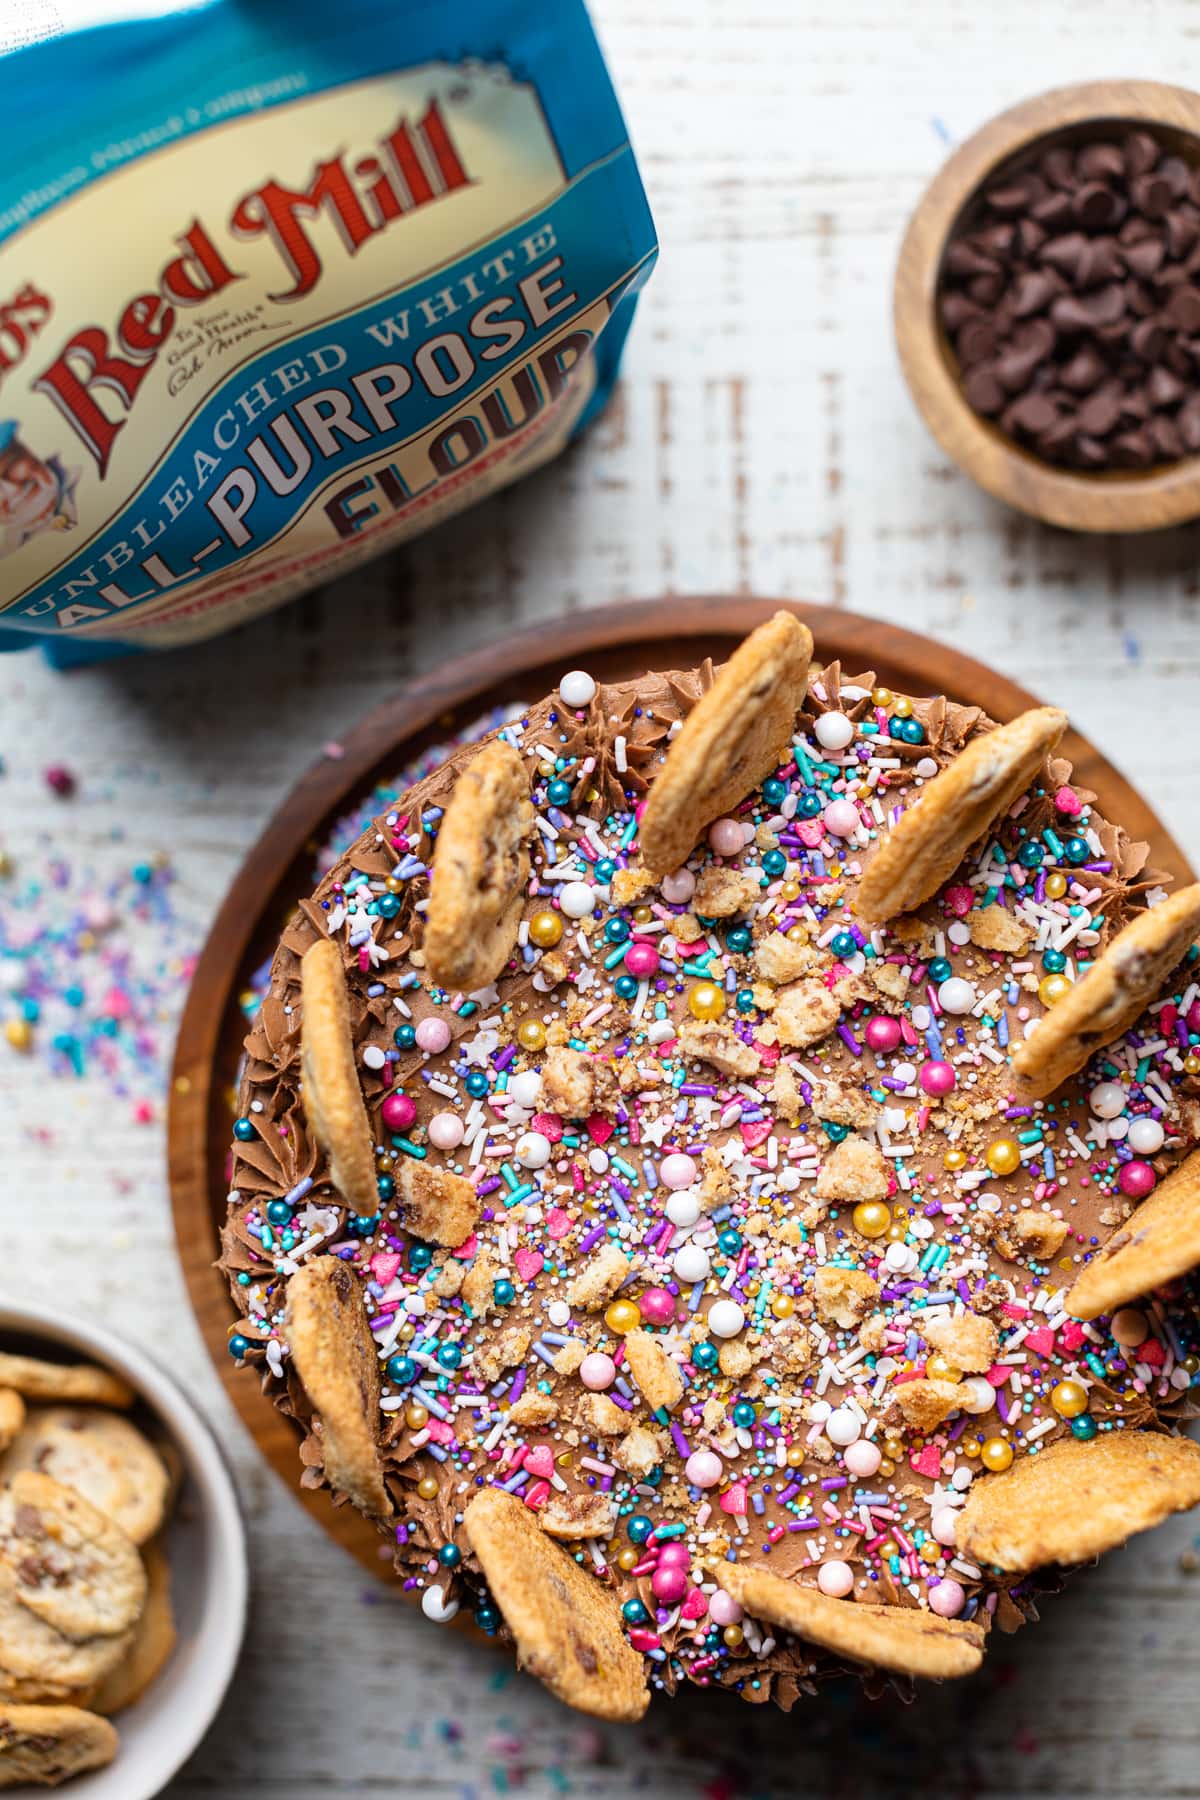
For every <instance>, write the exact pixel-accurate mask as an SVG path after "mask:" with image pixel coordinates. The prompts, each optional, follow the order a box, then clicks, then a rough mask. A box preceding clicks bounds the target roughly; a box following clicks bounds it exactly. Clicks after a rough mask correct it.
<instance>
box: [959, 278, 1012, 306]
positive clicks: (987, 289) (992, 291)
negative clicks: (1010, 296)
mask: <svg viewBox="0 0 1200 1800" xmlns="http://www.w3.org/2000/svg"><path fill="white" fill-rule="evenodd" d="M967 292H968V294H970V296H971V298H972V300H978V302H979V304H980V305H981V306H994V305H995V304H996V302H997V300H998V299H999V298H1000V296H1001V294H1002V293H1003V292H1004V277H1003V275H973V276H972V277H971V279H970V281H968V283H967Z"/></svg>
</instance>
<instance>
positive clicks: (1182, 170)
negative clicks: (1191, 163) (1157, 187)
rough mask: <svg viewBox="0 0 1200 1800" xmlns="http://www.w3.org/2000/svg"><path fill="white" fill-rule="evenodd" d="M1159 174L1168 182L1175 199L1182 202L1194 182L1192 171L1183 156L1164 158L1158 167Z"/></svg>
mask: <svg viewBox="0 0 1200 1800" xmlns="http://www.w3.org/2000/svg"><path fill="white" fill-rule="evenodd" d="M1158 174H1159V175H1160V177H1161V178H1162V180H1163V181H1165V182H1166V184H1167V186H1168V187H1169V188H1170V190H1171V193H1172V194H1173V195H1174V197H1175V199H1176V200H1182V199H1183V196H1184V195H1185V194H1186V193H1187V191H1188V188H1189V187H1190V185H1191V180H1192V171H1191V170H1190V169H1189V168H1188V165H1187V164H1186V163H1185V162H1184V160H1183V158H1182V156H1164V157H1163V159H1162V161H1161V162H1160V163H1159V165H1158Z"/></svg>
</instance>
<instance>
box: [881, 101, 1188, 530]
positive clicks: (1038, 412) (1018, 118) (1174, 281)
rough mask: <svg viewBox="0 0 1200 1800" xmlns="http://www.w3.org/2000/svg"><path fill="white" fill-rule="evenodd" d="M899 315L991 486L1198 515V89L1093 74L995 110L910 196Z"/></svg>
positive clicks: (1148, 519)
mask: <svg viewBox="0 0 1200 1800" xmlns="http://www.w3.org/2000/svg"><path fill="white" fill-rule="evenodd" d="M895 326H896V341H897V345H898V348H899V352H900V360H901V364H902V366H903V369H904V374H905V378H906V379H907V381H908V384H909V387H910V389H911V391H912V394H913V398H914V399H915V400H916V402H917V405H918V407H919V408H920V410H921V413H922V414H923V416H924V418H925V422H926V424H927V425H928V426H929V428H930V430H931V431H932V432H933V435H934V437H935V438H937V440H938V442H939V443H940V444H941V445H942V447H943V449H944V450H946V451H947V452H948V453H949V454H950V455H951V456H952V457H953V458H954V459H955V461H956V462H958V463H959V464H960V465H961V467H962V468H964V469H965V470H966V472H967V473H968V474H969V475H971V476H972V477H973V478H974V480H976V481H977V482H978V483H979V484H980V486H981V487H983V488H985V489H986V490H987V491H988V492H989V493H991V494H994V495H995V496H996V497H997V498H998V499H1001V500H1005V501H1007V502H1008V503H1009V504H1010V505H1012V506H1016V507H1019V508H1020V509H1021V510H1022V511H1024V512H1027V513H1031V514H1033V515H1034V516H1035V517H1037V518H1040V519H1042V520H1044V521H1045V522H1046V523H1048V524H1053V525H1060V526H1065V527H1068V528H1070V529H1073V530H1077V531H1151V530H1156V529H1158V528H1160V527H1163V526H1168V525H1178V524H1182V523H1183V522H1185V521H1187V520H1190V519H1194V518H1196V517H1198V516H1200V94H1193V93H1190V92H1189V91H1188V90H1186V89H1184V88H1176V87H1168V86H1165V85H1163V84H1161V83H1157V82H1139V81H1128V82H1124V81H1121V82H1118V81H1100V82H1087V83H1083V84H1081V85H1079V86H1075V87H1068V88H1058V89H1055V90H1054V91H1052V92H1050V93H1047V94H1042V95H1039V96H1038V97H1037V98H1035V99H1032V100H1028V101H1025V102H1024V103H1023V104H1022V105H1020V106H1016V107H1013V108H1012V109H1011V110H1010V111H1008V112H1005V113H1002V114H1000V115H999V116H998V117H997V118H995V119H992V120H991V121H990V122H989V123H988V124H987V125H985V126H984V127H983V128H982V130H980V131H978V132H977V133H976V134H975V135H974V137H972V138H970V139H969V140H968V141H967V142H966V143H964V144H963V145H962V146H961V147H960V148H959V149H958V150H957V151H956V152H955V154H954V155H953V156H952V157H951V158H950V160H949V161H948V162H947V163H946V164H945V165H944V167H943V168H942V169H941V171H940V173H939V174H938V175H937V177H936V178H935V180H934V181H933V183H932V184H931V186H930V187H929V188H928V190H927V191H926V194H925V196H924V198H923V199H922V201H921V203H920V205H919V206H918V208H917V210H916V212H915V213H914V215H913V218H912V220H911V222H910V224H909V227H908V230H907V233H906V235H905V238H904V243H903V245H902V247H901V251H900V259H899V264H898V267H897V272H896V290H895Z"/></svg>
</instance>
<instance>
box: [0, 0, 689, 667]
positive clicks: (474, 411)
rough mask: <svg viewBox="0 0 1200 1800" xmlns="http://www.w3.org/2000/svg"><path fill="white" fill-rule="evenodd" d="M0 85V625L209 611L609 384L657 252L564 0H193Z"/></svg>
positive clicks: (481, 490) (604, 84) (181, 617)
mask: <svg viewBox="0 0 1200 1800" xmlns="http://www.w3.org/2000/svg"><path fill="white" fill-rule="evenodd" d="M91 3H92V6H93V8H94V7H95V6H96V5H97V4H98V3H99V0H91ZM131 3H132V0H126V10H128V8H129V5H130V4H131ZM67 4H68V0H60V5H61V6H63V7H64V8H65V6H66V5H67ZM141 4H142V8H143V10H144V9H145V0H141ZM19 10H20V9H19V8H18V11H19ZM2 31H3V27H2V26H0V33H2ZM9 41H10V42H11V41H12V40H11V38H10V40H9ZM0 108H2V111H3V116H4V118H5V119H6V120H7V126H6V129H7V131H8V134H9V143H10V146H12V147H13V153H12V154H11V155H9V156H7V157H5V159H4V162H3V164H2V165H0V647H3V648H6V649H13V648H17V647H20V646H22V645H25V644H28V643H30V642H34V641H37V640H40V641H41V642H43V643H44V644H46V646H47V647H48V649H49V651H50V654H51V656H52V657H53V659H54V660H55V661H56V662H60V663H66V662H75V661H83V660H90V659H91V658H93V657H96V656H99V655H104V654H111V653H112V652H113V650H114V648H118V647H119V648H121V649H126V650H128V649H156V648H160V647H167V646H175V645H182V644H188V643H192V642H195V641H197V640H198V639H201V638H205V637H208V636H210V635H211V634H213V633H215V632H219V631H223V630H227V629H228V628H229V627H230V626H233V625H237V624H240V623H241V622H242V621H244V620H246V619H249V618H252V617H254V616H255V615H256V614H258V613H261V612H265V611H266V610H268V609H269V608H271V607H274V606H278V605H279V604H280V602H281V601H283V600H286V599H288V598H290V597H291V596H293V595H295V594H298V593H300V592H302V591H303V590H304V589H306V588H309V587H312V586H314V585H316V584H317V583H319V582H321V581H324V580H327V579H328V578H330V577H332V576H334V575H340V574H343V573H344V572H345V571H346V570H347V569H348V568H349V567H350V566H351V565H352V564H353V563H355V562H356V561H359V560H361V559H364V558H367V557H370V556H373V555H376V554H378V553H379V552H381V551H384V550H387V549H389V548H391V547H392V546H394V545H395V544H397V543H399V542H400V541H402V540H403V539H404V538H406V537H411V536H412V535H414V534H415V533H417V532H419V531H423V530H425V529H427V528H428V527H429V526H432V525H434V524H436V523H438V522H439V521H440V520H442V519H445V518H447V517H449V516H450V515H451V514H452V513H455V512H458V511H459V510H460V509H461V508H463V507H465V506H468V505H470V504H471V502H472V501H474V500H477V499H479V498H480V497H482V496H483V495H485V494H488V493H491V492H493V491H494V490H495V489H497V488H499V487H502V486H504V485H505V484H506V483H507V482H510V481H515V480H516V479H517V477H518V476H520V475H524V474H526V473H528V472H529V471H530V470H532V469H536V468H538V467H539V466H540V465H541V464H542V463H544V462H546V461H547V460H548V459H549V458H551V457H553V456H554V455H555V454H556V453H557V452H558V451H559V450H561V449H562V447H563V445H564V444H565V443H566V442H567V441H568V439H569V438H571V437H572V436H573V435H574V434H575V433H576V432H577V431H579V430H580V429H581V428H582V427H583V426H584V425H585V424H586V423H587V422H588V420H589V419H590V418H591V417H592V415H593V414H594V413H595V412H596V411H597V410H598V408H599V407H600V406H601V405H602V404H603V402H604V400H605V398H606V396H607V394H608V392H609V390H610V388H611V385H612V382H613V379H614V376H615V373H616V368H617V362H618V358H619V356H620V351H621V345H622V341H623V339H624V337H625V333H626V331H627V329H628V326H629V321H630V316H631V313H632V309H633V305H634V299H635V295H636V293H637V290H638V288H639V286H640V283H641V282H642V280H643V279H644V278H645V276H646V274H647V273H648V271H649V268H650V265H651V263H652V261H653V259H654V255H655V248H656V246H655V239H654V228H653V225H652V222H651V219H650V215H649V212H648V210H647V206H646V201H645V196H644V194H643V192H642V186H641V182H640V179H639V177H638V172H637V167H636V164H635V162H634V158H633V152H632V150H631V149H630V146H629V142H628V139H627V136H626V131H625V126H624V124H623V122H622V119H621V113H620V109H619V107H618V105H617V101H616V98H615V96H614V94H613V90H612V87H611V84H610V82H609V78H608V74H607V72H606V70H605V67H604V63H603V60H602V58H601V55H600V51H599V48H598V46H597V44H596V40H595V37H594V36H593V33H592V29H591V26H590V24H589V21H588V18H587V14H586V12H585V10H584V7H583V5H582V3H581V0H286V3H285V0H205V3H202V4H199V5H194V4H193V5H191V6H187V7H185V8H184V9H183V10H178V9H176V10H174V11H172V12H170V13H169V14H166V15H165V16H164V15H161V14H160V15H159V16H154V17H139V18H137V19H132V20H126V21H124V22H117V23H110V24H102V25H98V26H95V27H93V28H91V29H87V30H78V31H71V32H68V33H66V34H65V35H60V36H56V37H51V38H50V39H48V40H47V41H44V42H39V43H34V44H32V45H30V46H29V47H27V48H22V49H17V50H12V51H10V52H9V54H7V55H5V56H3V57H0Z"/></svg>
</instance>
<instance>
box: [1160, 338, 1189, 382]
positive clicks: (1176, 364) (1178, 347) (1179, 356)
mask: <svg viewBox="0 0 1200 1800" xmlns="http://www.w3.org/2000/svg"><path fill="white" fill-rule="evenodd" d="M1162 359H1163V361H1164V363H1165V364H1166V365H1167V367H1168V369H1170V370H1171V371H1172V373H1173V374H1175V375H1190V374H1191V373H1192V359H1191V357H1190V356H1189V355H1188V353H1187V351H1186V350H1185V348H1184V346H1183V345H1182V344H1168V345H1167V347H1166V349H1165V350H1164V351H1163V358H1162Z"/></svg>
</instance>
